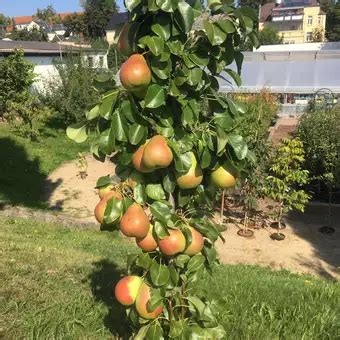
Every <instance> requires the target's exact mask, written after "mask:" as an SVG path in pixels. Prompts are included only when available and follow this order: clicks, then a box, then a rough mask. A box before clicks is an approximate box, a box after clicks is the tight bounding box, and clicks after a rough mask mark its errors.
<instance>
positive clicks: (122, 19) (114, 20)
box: [106, 12, 129, 31]
mask: <svg viewBox="0 0 340 340" xmlns="http://www.w3.org/2000/svg"><path fill="white" fill-rule="evenodd" d="M128 21H129V13H128V12H122V13H114V14H112V17H111V19H110V21H109V23H108V24H107V27H106V30H107V31H114V30H116V28H117V26H120V25H122V24H125V23H127V22H128Z"/></svg>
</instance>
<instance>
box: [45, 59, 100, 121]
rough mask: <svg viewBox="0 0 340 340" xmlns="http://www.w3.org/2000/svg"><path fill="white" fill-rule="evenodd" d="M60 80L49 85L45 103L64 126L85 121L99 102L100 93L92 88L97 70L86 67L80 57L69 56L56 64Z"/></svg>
mask: <svg viewBox="0 0 340 340" xmlns="http://www.w3.org/2000/svg"><path fill="white" fill-rule="evenodd" d="M55 66H56V68H57V70H58V73H59V76H60V78H55V79H53V80H52V81H50V82H49V83H48V84H47V90H46V93H45V94H44V95H43V101H44V102H45V103H46V104H47V105H48V106H50V107H52V108H53V109H54V110H55V112H56V118H57V119H58V120H59V121H60V122H61V123H62V124H63V125H65V126H66V125H67V124H71V123H75V122H79V121H81V120H83V117H84V112H86V110H87V109H88V108H89V107H91V106H93V105H94V104H95V103H96V102H97V100H98V93H97V91H96V90H95V89H94V88H93V87H92V82H93V78H94V77H95V74H96V72H95V70H93V69H91V68H88V67H86V66H85V65H84V64H83V63H82V62H81V57H80V56H72V55H69V56H67V57H65V58H64V59H63V61H62V62H56V64H55Z"/></svg>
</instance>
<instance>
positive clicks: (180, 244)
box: [158, 229, 186, 256]
mask: <svg viewBox="0 0 340 340" xmlns="http://www.w3.org/2000/svg"><path fill="white" fill-rule="evenodd" d="M169 234H170V235H168V236H166V237H165V238H163V239H162V240H159V241H158V246H159V249H160V250H161V252H162V253H163V254H164V255H168V256H172V255H176V254H178V253H182V252H183V251H184V249H185V246H186V242H185V237H184V235H183V233H182V232H181V231H180V230H177V229H175V230H169Z"/></svg>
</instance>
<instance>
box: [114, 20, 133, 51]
mask: <svg viewBox="0 0 340 340" xmlns="http://www.w3.org/2000/svg"><path fill="white" fill-rule="evenodd" d="M132 25H133V23H131V22H129V23H127V24H125V25H124V26H123V28H122V30H121V31H120V34H119V38H118V42H117V49H118V51H119V52H120V53H121V54H123V55H125V56H126V57H129V56H130V55H131V54H133V53H134V50H135V46H134V43H133V38H134V37H133V36H132V34H131V27H132Z"/></svg>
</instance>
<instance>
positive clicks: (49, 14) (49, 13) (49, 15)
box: [34, 5, 57, 22]
mask: <svg viewBox="0 0 340 340" xmlns="http://www.w3.org/2000/svg"><path fill="white" fill-rule="evenodd" d="M34 16H35V17H37V18H38V19H41V20H44V21H47V22H54V21H55V18H56V16H57V11H56V10H55V9H54V7H53V6H52V5H48V6H47V7H46V8H43V9H40V8H38V9H37V12H36V13H35V15H34Z"/></svg>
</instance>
